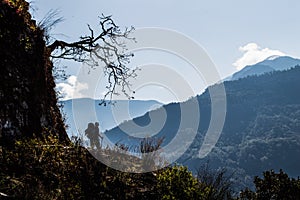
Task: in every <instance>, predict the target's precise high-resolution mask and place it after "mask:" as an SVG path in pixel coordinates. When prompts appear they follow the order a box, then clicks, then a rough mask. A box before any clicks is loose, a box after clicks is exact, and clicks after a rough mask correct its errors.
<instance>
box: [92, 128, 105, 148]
mask: <svg viewBox="0 0 300 200" xmlns="http://www.w3.org/2000/svg"><path fill="white" fill-rule="evenodd" d="M94 137H95V145H96V147H97V148H100V141H99V139H101V140H103V137H102V136H101V134H100V131H99V123H98V122H96V123H95V128H94Z"/></svg>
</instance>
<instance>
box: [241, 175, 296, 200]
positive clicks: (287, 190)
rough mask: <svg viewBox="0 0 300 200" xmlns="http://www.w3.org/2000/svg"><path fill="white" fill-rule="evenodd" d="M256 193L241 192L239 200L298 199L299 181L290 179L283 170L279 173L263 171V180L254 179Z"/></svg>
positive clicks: (247, 190)
mask: <svg viewBox="0 0 300 200" xmlns="http://www.w3.org/2000/svg"><path fill="white" fill-rule="evenodd" d="M254 184H255V188H256V191H251V190H249V189H246V190H244V191H242V192H241V194H240V198H241V199H254V200H256V199H257V200H265V199H278V200H279V199H280V200H288V199H290V200H294V199H300V179H299V177H298V179H294V178H290V177H289V176H288V175H287V174H286V173H285V172H283V170H280V171H279V173H276V172H274V171H273V170H271V171H265V172H264V173H263V178H259V177H258V176H256V177H255V178H254Z"/></svg>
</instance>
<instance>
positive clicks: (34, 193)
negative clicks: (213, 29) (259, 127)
mask: <svg viewBox="0 0 300 200" xmlns="http://www.w3.org/2000/svg"><path fill="white" fill-rule="evenodd" d="M46 34H47V33H46V31H45V29H44V27H41V26H39V25H38V24H37V23H36V22H35V21H34V20H32V19H31V15H30V13H29V3H28V2H26V1H24V0H1V1H0V58H1V59H0V60H1V61H0V63H1V65H0V77H1V78H0V83H1V84H0V123H1V124H0V125H1V126H0V136H1V138H0V141H1V143H0V199H233V198H238V199H299V198H300V197H299V194H300V180H299V178H298V179H293V178H290V177H289V176H288V175H287V174H286V173H285V172H283V171H279V172H274V171H266V172H264V173H263V177H261V178H259V177H256V178H255V179H254V184H255V186H256V188H254V189H253V190H249V189H244V190H243V191H242V192H241V193H240V194H234V193H233V188H232V185H231V181H230V176H229V175H228V174H227V173H226V170H224V169H221V170H212V169H211V168H210V167H209V166H208V165H203V166H199V173H198V175H197V176H195V175H193V174H192V173H191V172H190V171H189V170H188V168H187V167H184V166H180V165H172V166H169V167H166V168H163V169H159V170H156V166H155V165H153V166H152V167H153V168H152V169H153V170H152V172H148V173H125V172H120V171H117V170H114V169H111V168H109V167H107V166H106V165H104V164H103V163H101V162H99V161H98V160H96V159H95V158H94V157H93V156H92V155H91V153H90V152H89V151H88V150H87V149H85V148H83V147H82V146H81V143H80V140H78V139H76V138H75V139H74V140H73V142H70V140H69V138H68V137H67V134H66V131H65V125H64V123H63V119H62V116H61V114H60V112H59V107H58V105H57V96H56V93H55V90H54V88H55V82H54V78H53V63H52V62H51V59H50V51H51V48H50V49H49V46H46V41H45V38H46V37H47V35H46ZM296 70H299V69H297V68H296V69H294V71H296ZM270 76H271V75H270ZM275 78H276V77H275ZM258 79H259V77H258ZM236 83H237V82H236ZM233 84H234V83H233ZM266 84H268V83H266ZM291 93H292V94H293V95H297V93H296V92H291ZM288 101H289V100H288V99H282V104H281V105H285V103H288ZM279 106H280V105H279ZM291 109H292V108H291ZM266 112H267V111H266ZM278 112H285V110H282V111H278ZM253 134H255V133H253ZM140 145H141V149H152V148H159V147H157V146H156V147H152V145H153V143H151V142H150V143H141V144H140ZM95 153H97V154H101V155H103V156H104V157H105V158H106V162H115V163H121V162H120V160H117V159H122V162H124V161H125V162H131V163H135V164H136V166H135V167H136V168H139V167H141V166H143V165H145V163H143V162H144V160H142V159H140V158H137V157H134V156H130V155H127V154H124V152H123V151H120V150H119V149H98V150H95ZM111 154H118V155H121V156H114V157H110V156H106V155H111ZM152 159H155V158H152ZM146 164H148V165H149V163H146ZM257 175H260V174H257Z"/></svg>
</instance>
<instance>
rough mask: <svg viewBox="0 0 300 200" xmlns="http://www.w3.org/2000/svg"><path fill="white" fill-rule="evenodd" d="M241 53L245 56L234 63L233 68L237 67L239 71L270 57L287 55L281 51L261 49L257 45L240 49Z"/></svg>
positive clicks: (252, 44) (250, 44)
mask: <svg viewBox="0 0 300 200" xmlns="http://www.w3.org/2000/svg"><path fill="white" fill-rule="evenodd" d="M239 51H241V52H242V53H243V56H242V57H241V58H239V59H238V60H237V61H235V63H233V66H235V67H236V68H237V69H238V70H241V69H243V68H244V67H245V66H247V65H253V64H256V63H258V62H261V61H263V60H265V59H266V58H268V57H270V56H274V55H276V56H284V55H285V53H283V52H281V51H279V50H273V49H269V48H261V47H260V46H259V45H258V44H256V43H248V44H246V45H245V46H242V47H240V48H239Z"/></svg>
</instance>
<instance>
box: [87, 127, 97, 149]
mask: <svg viewBox="0 0 300 200" xmlns="http://www.w3.org/2000/svg"><path fill="white" fill-rule="evenodd" d="M94 131H95V125H94V124H93V123H88V128H87V129H86V130H85V135H86V136H87V138H88V139H89V140H90V145H91V148H92V149H93V147H94V146H95V141H94Z"/></svg>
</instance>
